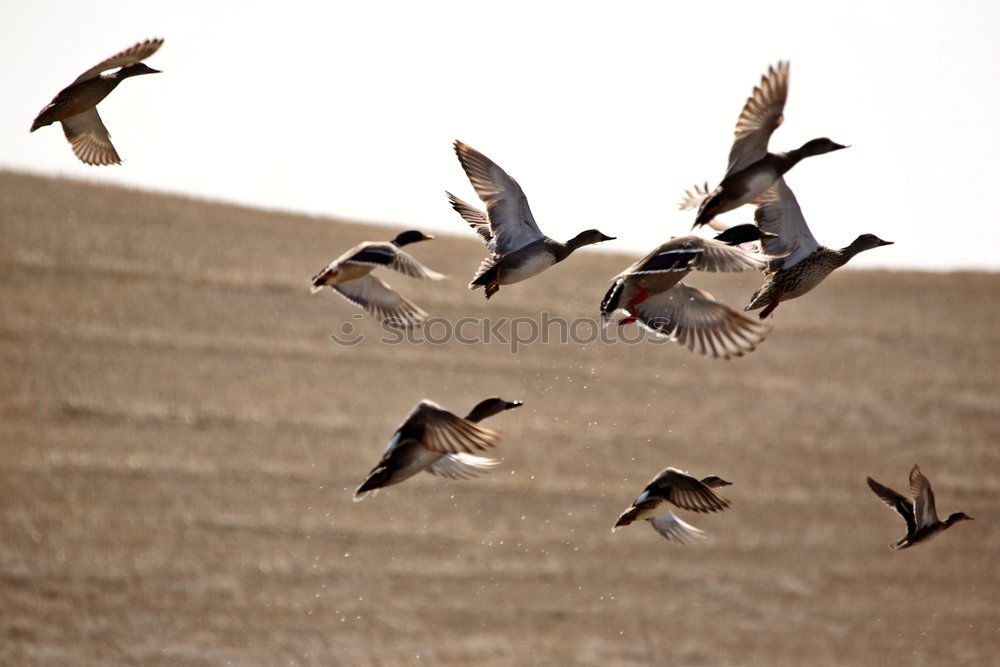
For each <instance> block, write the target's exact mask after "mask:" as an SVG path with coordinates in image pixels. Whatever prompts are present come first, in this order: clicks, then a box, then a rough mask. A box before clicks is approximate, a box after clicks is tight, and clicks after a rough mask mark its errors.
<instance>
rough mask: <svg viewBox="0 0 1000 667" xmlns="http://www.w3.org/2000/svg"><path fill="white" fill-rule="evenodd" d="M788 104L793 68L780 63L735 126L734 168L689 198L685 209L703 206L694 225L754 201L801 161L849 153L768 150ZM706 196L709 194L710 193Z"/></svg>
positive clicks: (815, 146) (833, 146)
mask: <svg viewBox="0 0 1000 667" xmlns="http://www.w3.org/2000/svg"><path fill="white" fill-rule="evenodd" d="M787 98H788V63H787V62H779V63H778V64H777V66H775V67H771V68H769V69H768V72H767V74H766V75H765V76H763V77H761V81H760V85H759V86H757V87H756V88H754V91H753V95H751V96H750V98H749V99H747V102H746V104H745V105H744V107H743V111H742V112H741V113H740V117H739V119H738V120H737V121H736V138H735V140H734V141H733V147H732V149H730V151H729V167H728V169H726V175H725V177H724V178H723V179H722V182H721V183H719V185H718V187H717V188H715V190H714V191H713V192H711V193H707V192H706V193H705V196H702V197H691V196H688V197H685V199H684V200H683V201H682V202H681V209H682V210H683V209H686V208H693V207H694V206H698V217H697V218H696V219H695V221H694V225H695V226H696V227H697V226H700V225H704V224H706V223H708V222H709V221H711V220H712V219H713V218H714V217H715V216H717V215H719V214H721V213H725V212H726V211H731V210H733V209H735V208H739V207H740V206H743V205H744V204H749V203H751V202H752V201H754V200H755V199H756V198H757V197H758V196H759V195H760V194H761V193H762V192H764V191H765V190H767V189H768V188H769V187H771V186H772V185H773V184H774V182H775V181H776V180H778V179H779V178H781V176H782V175H783V174H784V173H785V172H787V171H788V170H789V169H791V168H792V167H794V166H795V165H796V164H798V163H799V161H800V160H802V159H804V158H807V157H811V156H813V155H822V154H823V153H829V152H831V151H836V150H840V149H842V148H847V146H843V145H841V144H838V143H837V142H835V141H831V140H830V139H827V138H826V137H823V138H820V139H813V140H812V141H807V142H806V143H804V144H803V145H802V146H800V147H799V148H796V149H794V150H790V151H788V152H787V153H770V152H768V150H767V146H768V143H769V142H770V140H771V134H772V133H773V132H774V131H775V130H776V129H778V126H779V125H781V121H782V119H783V113H784V109H785V100H786V99H787ZM706 190H707V188H706Z"/></svg>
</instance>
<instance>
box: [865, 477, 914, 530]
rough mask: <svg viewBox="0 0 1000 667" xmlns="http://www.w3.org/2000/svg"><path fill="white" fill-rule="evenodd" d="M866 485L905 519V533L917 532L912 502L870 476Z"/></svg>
mask: <svg viewBox="0 0 1000 667" xmlns="http://www.w3.org/2000/svg"><path fill="white" fill-rule="evenodd" d="M868 486H869V487H870V488H871V490H872V491H874V492H875V495H876V496H878V497H879V498H881V499H882V502H884V503H885V504H886V505H888V506H889V507H891V508H892V509H894V510H896V511H897V512H899V515H900V516H902V517H903V520H904V521H906V534H907V535H912V534H913V533H915V532H917V525H916V522H915V521H914V519H913V503H912V502H910V500H909V499H908V498H906V497H905V496H903V495H902V494H900V493H896V492H895V491H893V490H892V489H890V488H889V487H888V486H885V485H883V484H879V483H878V482H876V481H875V480H874V479H872V478H871V477H869V478H868Z"/></svg>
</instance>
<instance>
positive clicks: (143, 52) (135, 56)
mask: <svg viewBox="0 0 1000 667" xmlns="http://www.w3.org/2000/svg"><path fill="white" fill-rule="evenodd" d="M162 45H163V40H162V39H147V40H146V41H144V42H139V43H138V44H135V45H133V46H130V47H129V48H127V49H125V50H124V51H122V52H121V53H116V54H115V55H113V56H111V57H110V58H107V59H105V60H102V61H101V62H99V63H97V64H96V65H94V66H93V67H91V68H90V69H88V70H87V71H86V72H84V73H83V74H81V75H80V76H78V77H76V79H75V80H74V81H73V83H79V82H80V81H85V80H87V79H92V78H94V77H95V76H97V75H98V74H100V73H101V72H106V71H108V70H109V69H115V68H116V67H126V66H128V65H134V64H135V63H137V62H139V61H142V60H145V59H146V58H148V57H150V56H151V55H153V54H154V53H156V50H157V49H159V48H160V46H162Z"/></svg>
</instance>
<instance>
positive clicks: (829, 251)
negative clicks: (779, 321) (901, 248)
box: [744, 178, 892, 319]
mask: <svg viewBox="0 0 1000 667" xmlns="http://www.w3.org/2000/svg"><path fill="white" fill-rule="evenodd" d="M754 220H755V222H756V223H757V226H758V227H760V228H761V230H762V231H764V232H768V234H766V235H765V236H764V238H762V239H761V244H762V245H763V247H764V251H765V252H766V253H768V254H769V255H773V256H775V257H776V259H774V260H772V261H771V262H770V264H769V265H768V269H767V273H766V278H765V279H764V284H763V285H761V287H760V289H758V290H757V291H756V292H755V293H754V295H753V296H752V297H750V303H749V304H747V306H746V308H744V310H757V309H758V308H763V310H762V311H761V312H760V318H761V319H764V318H766V317H767V316H768V315H770V314H771V313H773V312H774V309H775V308H777V307H778V304H780V303H781V302H782V301H787V300H788V299H794V298H796V297H800V296H802V295H803V294H806V293H807V292H809V291H810V290H812V289H813V288H814V287H816V286H817V285H819V284H820V283H821V282H823V281H824V280H825V279H826V277H827V276H829V275H830V274H831V273H833V271H834V270H836V269H838V268H840V267H841V266H843V265H844V264H846V263H847V262H849V261H850V260H851V258H852V257H854V256H855V255H857V254H858V253H859V252H863V251H865V250H871V249H872V248H878V247H880V246H886V245H892V241H883V240H882V239H880V238H879V237H877V236H875V235H874V234H862V235H861V236H859V237H857V238H856V239H854V241H853V242H851V244H850V245H849V246H846V247H843V248H839V249H837V248H827V247H826V246H822V245H820V244H819V242H818V241H817V240H816V237H814V236H813V235H812V232H811V231H809V225H807V224H806V219H805V217H804V216H803V215H802V209H800V208H799V203H798V201H797V200H796V199H795V195H794V194H793V193H792V190H791V188H789V187H788V185H787V184H786V183H785V179H784V178H779V179H778V181H777V183H775V184H774V185H773V186H771V187H770V188H769V189H768V190H767V191H766V192H765V193H764V194H763V195H762V196H761V197H760V198H759V199H758V201H757V210H756V211H755V212H754Z"/></svg>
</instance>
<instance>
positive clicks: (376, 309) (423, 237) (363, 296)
mask: <svg viewBox="0 0 1000 667" xmlns="http://www.w3.org/2000/svg"><path fill="white" fill-rule="evenodd" d="M433 238H434V237H433V236H429V235H427V234H424V233H423V232H420V231H417V230H410V231H406V232H402V233H401V234H399V235H398V236H396V238H395V239H393V240H392V241H385V242H382V241H365V242H363V243H359V244H358V245H356V246H354V247H353V248H351V249H350V250H348V251H347V252H345V253H344V254H343V255H341V256H340V257H338V258H337V259H335V260H333V261H332V262H330V263H329V264H327V265H326V267H324V268H323V270H322V271H320V272H319V273H317V274H316V275H315V276H313V279H312V281H311V287H310V291H311V292H312V293H313V294H315V293H316V292H319V291H321V290H322V289H323V288H324V287H329V288H330V289H332V290H333V291H335V292H337V294H339V295H340V296H342V297H343V298H344V299H346V300H347V301H349V302H350V303H352V304H354V305H356V306H360V307H361V308H363V309H364V311H365V312H366V313H368V314H369V315H370V316H371V317H373V318H375V319H377V320H380V321H382V322H384V323H389V324H391V325H393V326H398V327H403V328H406V327H413V326H417V325H418V324H420V323H421V322H423V320H424V319H426V318H427V313H426V312H425V311H424V310H423V309H421V308H420V307H418V306H416V305H414V304H413V303H411V302H410V301H407V300H406V299H404V298H403V297H402V296H400V295H399V294H397V293H396V292H395V291H393V289H392V288H391V287H390V286H389V285H388V284H386V283H385V282H383V281H382V280H381V279H379V278H378V277H376V276H373V275H370V274H371V272H372V271H374V270H375V269H376V268H378V267H384V268H387V269H392V270H394V271H398V272H400V273H402V274H404V275H407V276H410V277H411V278H422V279H429V280H440V279H442V278H444V276H443V275H441V274H440V273H437V272H436V271H432V270H430V269H428V268H427V267H426V266H424V265H423V264H421V263H420V262H418V261H417V260H416V259H414V258H413V257H411V256H410V255H409V254H407V253H406V252H404V251H403V250H402V249H401V248H402V246H404V245H407V244H409V243H416V242H418V241H427V240H431V239H433Z"/></svg>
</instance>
